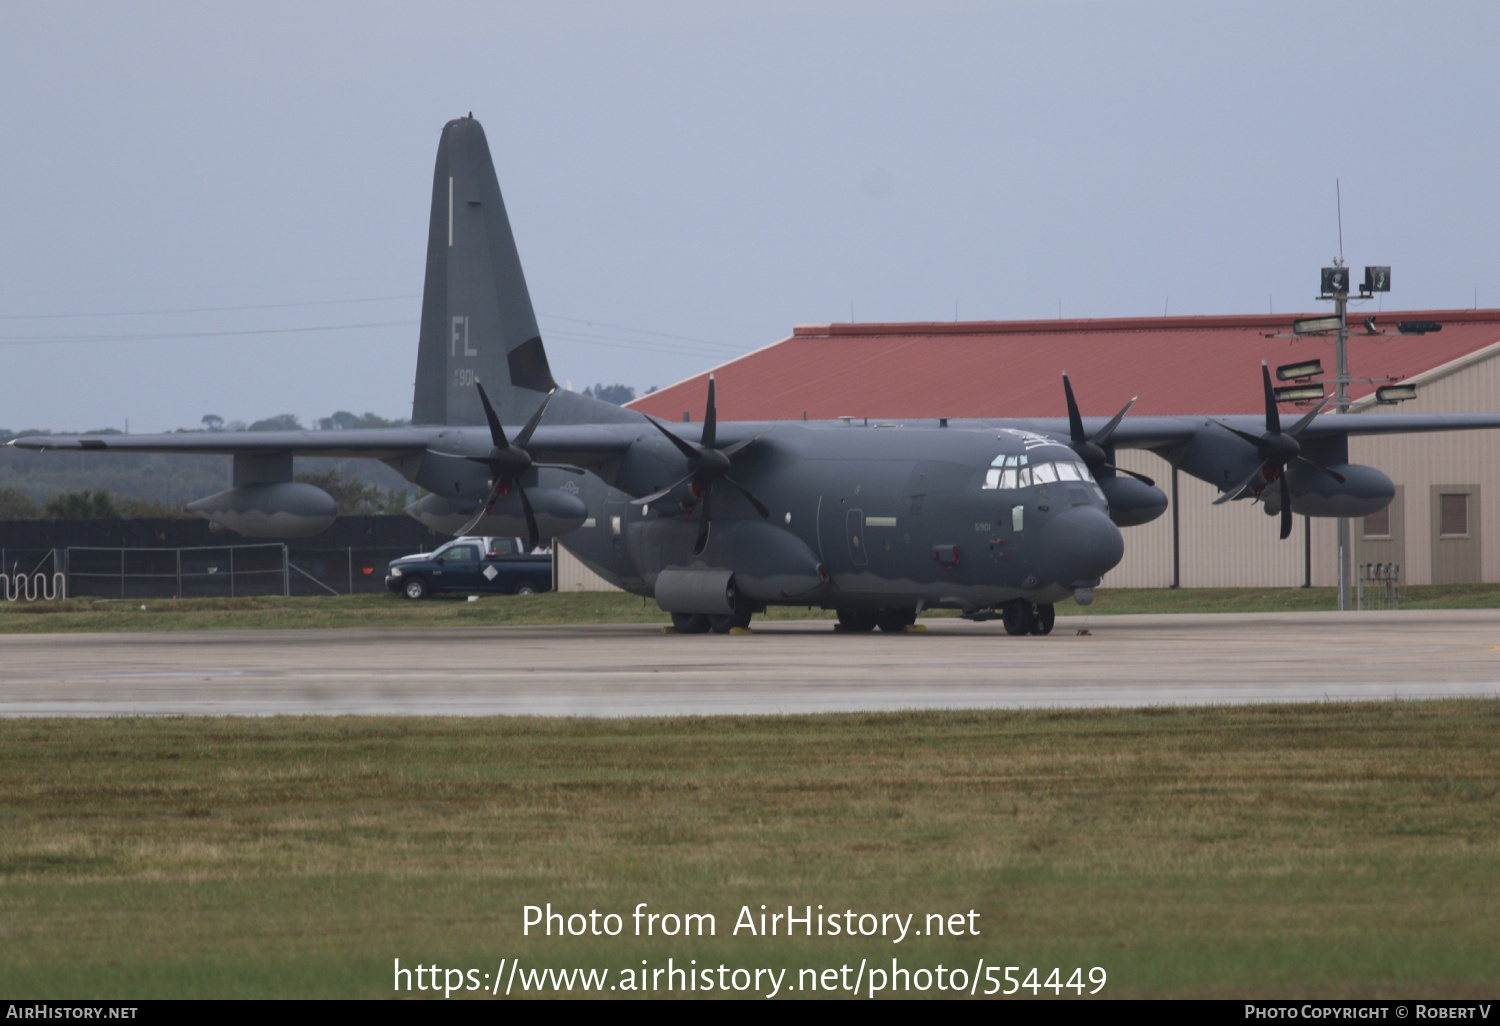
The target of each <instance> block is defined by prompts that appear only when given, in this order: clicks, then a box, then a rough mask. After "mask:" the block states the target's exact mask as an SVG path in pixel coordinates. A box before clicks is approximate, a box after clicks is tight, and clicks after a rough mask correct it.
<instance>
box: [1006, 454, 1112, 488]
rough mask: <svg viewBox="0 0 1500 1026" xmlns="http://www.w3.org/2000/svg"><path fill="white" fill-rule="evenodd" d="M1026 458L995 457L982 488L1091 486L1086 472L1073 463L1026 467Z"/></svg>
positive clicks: (1089, 477)
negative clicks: (1078, 483) (1075, 483)
mask: <svg viewBox="0 0 1500 1026" xmlns="http://www.w3.org/2000/svg"><path fill="white" fill-rule="evenodd" d="M1028 460H1029V457H1026V456H996V457H995V461H994V463H992V464H990V469H989V470H987V471H985V474H984V487H985V488H987V489H990V488H998V489H1000V490H1002V491H1010V490H1013V489H1016V488H1030V487H1031V486H1032V485H1037V484H1050V483H1052V482H1053V481H1087V482H1089V483H1090V484H1093V483H1094V475H1092V474H1090V473H1089V468H1088V467H1087V466H1085V465H1084V464H1083V463H1080V462H1078V461H1077V460H1055V461H1051V462H1047V463H1035V464H1029V463H1028Z"/></svg>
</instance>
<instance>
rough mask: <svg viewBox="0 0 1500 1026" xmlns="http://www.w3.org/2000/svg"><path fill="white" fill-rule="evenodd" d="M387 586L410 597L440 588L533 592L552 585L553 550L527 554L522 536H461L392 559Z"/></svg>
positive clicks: (387, 575) (387, 572)
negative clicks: (428, 549) (427, 548)
mask: <svg viewBox="0 0 1500 1026" xmlns="http://www.w3.org/2000/svg"><path fill="white" fill-rule="evenodd" d="M385 586H386V587H387V588H388V589H390V590H391V591H394V592H397V593H398V594H401V595H405V596H406V597H407V598H409V599H422V598H426V597H427V596H428V595H431V594H433V593H434V592H440V591H460V592H466V593H468V594H471V595H472V594H479V593H483V592H499V593H501V594H504V595H531V594H534V593H536V592H539V591H551V590H552V554H551V553H550V552H538V553H530V554H528V553H527V551H526V542H525V541H524V540H523V539H521V538H490V537H485V538H456V539H454V540H453V541H451V542H448V543H447V544H446V545H441V546H439V547H438V548H437V549H436V550H435V551H433V552H419V553H417V554H416V555H415V556H402V557H401V558H400V559H393V560H391V565H390V567H389V568H388V569H387V570H386V574H385Z"/></svg>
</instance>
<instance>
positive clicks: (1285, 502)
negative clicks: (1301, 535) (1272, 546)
mask: <svg viewBox="0 0 1500 1026" xmlns="http://www.w3.org/2000/svg"><path fill="white" fill-rule="evenodd" d="M1280 482H1281V540H1282V541H1286V539H1288V538H1290V537H1291V536H1292V488H1291V486H1290V485H1289V484H1287V483H1286V475H1285V474H1282V475H1281V478H1280Z"/></svg>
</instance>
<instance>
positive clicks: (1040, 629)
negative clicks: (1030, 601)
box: [1031, 603, 1057, 634]
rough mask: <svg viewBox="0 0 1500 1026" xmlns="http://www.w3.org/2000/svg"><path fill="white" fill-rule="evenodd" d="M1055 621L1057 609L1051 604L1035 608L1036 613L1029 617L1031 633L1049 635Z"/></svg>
mask: <svg viewBox="0 0 1500 1026" xmlns="http://www.w3.org/2000/svg"><path fill="white" fill-rule="evenodd" d="M1056 621H1057V609H1056V607H1054V606H1053V605H1052V604H1051V603H1048V604H1047V605H1045V606H1037V607H1036V612H1035V613H1034V614H1033V615H1032V617H1031V633H1033V634H1051V633H1052V625H1053V623H1055V622H1056Z"/></svg>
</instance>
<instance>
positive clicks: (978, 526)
mask: <svg viewBox="0 0 1500 1026" xmlns="http://www.w3.org/2000/svg"><path fill="white" fill-rule="evenodd" d="M974 530H976V531H978V532H979V533H980V534H984V533H985V532H987V531H990V530H992V528H991V527H990V525H989V524H987V523H985V522H983V521H980V522H979V523H976V524H975V525H974Z"/></svg>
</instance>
